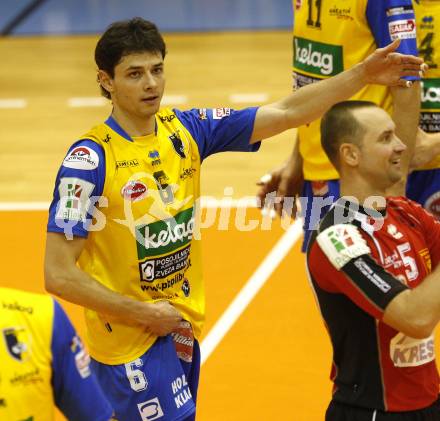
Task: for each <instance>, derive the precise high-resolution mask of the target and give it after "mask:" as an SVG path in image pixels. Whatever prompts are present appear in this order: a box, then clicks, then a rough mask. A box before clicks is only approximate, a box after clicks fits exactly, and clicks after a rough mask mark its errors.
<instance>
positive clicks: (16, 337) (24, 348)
mask: <svg viewBox="0 0 440 421" xmlns="http://www.w3.org/2000/svg"><path fill="white" fill-rule="evenodd" d="M3 339H4V342H5V345H6V349H7V350H8V352H9V355H10V356H11V357H12V358H14V359H15V360H17V361H20V362H24V361H27V360H28V359H29V353H30V342H31V337H30V334H29V332H28V331H27V330H26V329H25V328H24V327H10V328H6V329H3Z"/></svg>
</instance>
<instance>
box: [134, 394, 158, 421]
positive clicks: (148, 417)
mask: <svg viewBox="0 0 440 421" xmlns="http://www.w3.org/2000/svg"><path fill="white" fill-rule="evenodd" d="M137 406H138V409H139V413H140V414H141V418H142V421H153V420H157V419H158V418H162V417H163V416H164V414H163V410H162V407H161V406H160V402H159V399H158V398H153V399H150V400H149V401H145V402H141V403H138V404H137Z"/></svg>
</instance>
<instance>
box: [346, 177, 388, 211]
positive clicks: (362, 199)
mask: <svg viewBox="0 0 440 421" xmlns="http://www.w3.org/2000/svg"><path fill="white" fill-rule="evenodd" d="M340 189H341V197H342V196H352V197H355V198H356V199H357V200H358V203H359V204H360V205H363V204H364V203H370V205H369V207H373V208H375V209H377V208H378V206H377V205H378V203H383V202H382V201H379V202H377V203H376V202H375V201H371V198H372V197H378V196H379V197H386V189H385V188H382V187H379V186H373V185H371V183H369V182H368V181H367V180H365V179H363V178H360V177H343V178H341V180H340Z"/></svg>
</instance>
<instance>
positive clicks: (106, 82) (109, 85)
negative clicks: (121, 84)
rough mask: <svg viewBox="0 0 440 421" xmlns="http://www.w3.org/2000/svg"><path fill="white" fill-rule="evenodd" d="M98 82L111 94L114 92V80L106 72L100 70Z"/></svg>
mask: <svg viewBox="0 0 440 421" xmlns="http://www.w3.org/2000/svg"><path fill="white" fill-rule="evenodd" d="M97 78H98V82H99V84H100V85H101V86H102V87H103V88H104V89H105V90H106V91H107V92H109V93H112V92H113V78H112V77H111V76H110V75H109V74H108V73H107V72H106V71H105V70H98V76H97Z"/></svg>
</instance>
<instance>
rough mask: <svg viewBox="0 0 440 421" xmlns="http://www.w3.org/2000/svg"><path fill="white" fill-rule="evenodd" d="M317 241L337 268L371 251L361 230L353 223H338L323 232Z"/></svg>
mask: <svg viewBox="0 0 440 421" xmlns="http://www.w3.org/2000/svg"><path fill="white" fill-rule="evenodd" d="M316 241H317V242H318V244H319V247H321V249H322V251H323V252H324V254H325V255H326V256H327V257H328V259H329V260H330V262H331V263H332V265H333V266H334V267H335V268H336V269H338V270H339V269H341V268H342V267H343V266H344V265H345V264H347V263H348V262H349V261H350V260H352V259H354V258H356V257H359V256H362V255H364V254H369V253H370V251H371V250H370V248H369V247H368V245H367V243H366V241H365V240H364V239H363V238H362V235H361V234H360V232H359V230H358V229H357V228H356V227H355V226H354V225H351V224H337V225H333V226H331V227H330V228H327V229H325V230H324V231H323V232H321V233H320V234H319V235H318V237H317V238H316Z"/></svg>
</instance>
